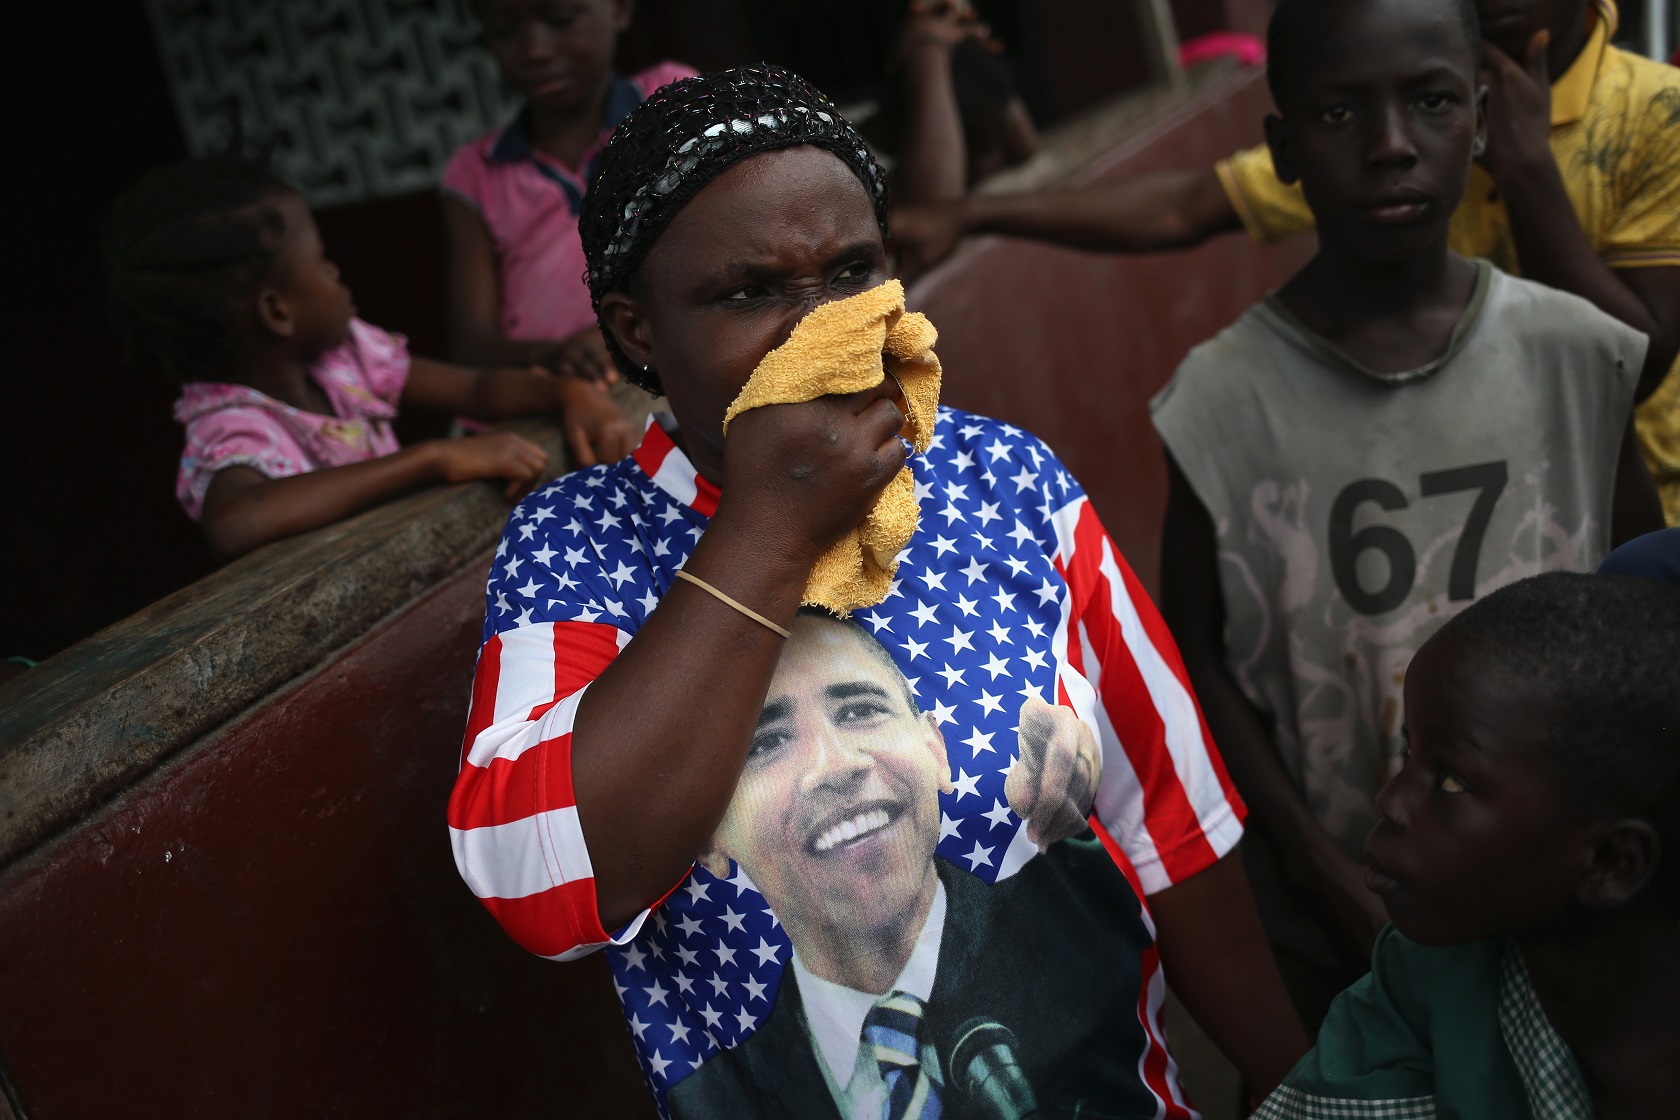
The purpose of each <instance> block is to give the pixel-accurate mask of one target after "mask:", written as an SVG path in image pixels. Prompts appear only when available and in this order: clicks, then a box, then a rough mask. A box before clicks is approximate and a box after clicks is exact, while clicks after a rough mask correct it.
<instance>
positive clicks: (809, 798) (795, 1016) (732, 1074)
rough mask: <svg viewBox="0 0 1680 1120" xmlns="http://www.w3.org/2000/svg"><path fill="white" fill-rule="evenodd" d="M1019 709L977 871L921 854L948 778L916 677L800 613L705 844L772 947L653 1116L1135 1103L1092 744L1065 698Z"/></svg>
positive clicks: (1130, 1014) (1116, 1109)
mask: <svg viewBox="0 0 1680 1120" xmlns="http://www.w3.org/2000/svg"><path fill="white" fill-rule="evenodd" d="M1019 726H1020V731H1019V738H1020V757H1019V759H1018V760H1017V761H1016V762H1015V763H1014V765H1013V768H1012V769H1011V770H1010V771H1009V775H1008V778H1007V781H1006V784H1005V793H1006V796H1007V798H1008V802H1009V805H1008V809H1009V810H1010V811H1012V812H1013V813H1014V814H1016V815H1018V816H1019V817H1020V818H1022V819H1023V820H1024V821H1025V822H1026V827H1025V828H1023V829H1022V830H1021V832H1020V834H1019V836H1018V837H1017V840H1016V842H1015V844H1014V846H1012V847H1011V848H1010V850H1009V855H1008V856H1006V857H1005V859H1004V860H1003V862H1002V866H1001V867H1000V868H999V871H998V876H997V881H996V882H990V881H988V880H986V879H985V878H982V877H980V876H979V875H977V874H975V873H974V872H973V871H972V870H970V869H967V868H964V867H963V866H961V865H960V864H957V863H953V862H951V861H948V860H947V859H945V858H944V857H943V856H940V855H936V852H935V849H936V847H937V846H938V844H939V841H940V839H941V837H942V836H943V835H944V834H945V830H946V829H949V828H954V825H953V824H952V822H951V820H950V818H949V817H948V816H947V814H946V813H945V811H944V809H943V808H942V803H941V794H942V793H943V794H945V795H947V797H948V796H949V795H950V794H951V793H952V791H953V789H954V786H953V783H952V778H951V769H950V766H949V764H948V761H947V758H946V751H945V737H944V735H943V734H942V733H941V730H940V723H939V721H938V720H937V719H935V718H934V715H933V713H928V712H923V711H921V710H920V708H919V707H918V704H917V701H916V697H915V692H914V687H913V683H912V682H911V681H909V680H907V679H906V678H905V675H904V673H903V672H902V671H901V670H900V668H899V666H898V664H897V663H896V662H895V661H894V660H893V658H892V655H891V654H889V653H888V652H887V650H886V649H885V648H884V647H882V646H881V645H880V644H879V643H878V642H877V641H876V640H875V638H873V637H872V636H871V635H870V634H869V633H867V632H866V631H865V630H863V629H862V628H861V627H859V626H857V625H856V624H853V623H850V622H846V621H843V620H840V619H837V618H834V617H832V616H829V615H827V614H824V613H822V612H816V611H809V610H807V611H803V612H801V614H800V615H799V617H798V618H797V619H796V621H795V624H794V627H793V636H792V638H791V639H790V640H789V641H788V643H787V646H786V648H785V650H784V651H783V653H782V656H781V660H780V663H779V665H778V667H777V670H776V674H775V678H774V680H773V681H772V683H771V685H770V689H769V693H768V696H767V697H766V701H765V704H764V708H763V711H762V713H761V715H760V717H759V721H758V726H757V730H756V732H755V735H754V738H753V742H752V746H751V748H750V752H749V755H748V758H747V762H746V766H745V769H744V771H743V773H742V776H741V780H740V784H739V785H738V787H737V788H736V791H735V796H734V799H733V800H732V802H731V803H730V806H729V809H728V811H727V812H726V813H725V815H724V818H723V821H722V822H721V823H720V825H719V826H718V829H717V831H716V833H715V835H714V837H713V840H712V848H711V850H710V852H709V853H708V854H707V855H706V856H705V857H704V859H703V861H702V862H703V864H704V866H705V868H706V870H708V871H710V872H711V873H712V874H714V875H717V876H719V877H720V878H731V879H733V880H734V881H736V882H740V881H742V880H743V879H744V880H748V881H750V883H751V885H752V886H753V887H754V888H756V889H757V890H758V892H760V893H761V894H762V895H763V896H764V898H765V900H766V901H767V902H768V904H769V907H770V911H771V912H772V913H773V914H774V917H775V919H776V920H778V921H779V922H780V923H781V925H782V927H783V929H784V930H785V931H786V933H787V936H788V939H789V940H790V941H791V943H792V947H793V952H792V960H791V962H790V963H789V965H788V967H786V968H784V969H782V971H781V975H780V979H779V983H778V986H777V989H776V991H775V993H774V999H773V1004H772V1006H771V1009H770V1011H769V1013H768V1015H767V1016H766V1017H765V1018H764V1019H763V1020H762V1022H760V1023H759V1024H758V1026H757V1028H756V1030H755V1031H754V1032H753V1033H752V1034H751V1036H750V1037H748V1038H746V1039H745V1040H744V1041H742V1042H740V1043H738V1044H737V1045H735V1046H733V1047H732V1048H729V1049H725V1050H722V1051H721V1052H719V1053H717V1054H715V1055H714V1056H712V1057H711V1058H709V1059H707V1060H705V1061H704V1062H702V1063H701V1064H699V1066H698V1068H697V1069H695V1070H694V1071H693V1072H692V1073H690V1074H688V1075H687V1076H684V1077H682V1078H681V1080H679V1081H677V1083H676V1084H675V1085H673V1086H672V1088H671V1091H670V1094H669V1098H668V1102H669V1106H670V1111H671V1114H672V1115H673V1116H675V1117H677V1118H680V1120H725V1118H728V1120H740V1118H744V1117H764V1118H765V1120H769V1118H771V1117H776V1118H781V1117H793V1116H797V1117H801V1118H807V1117H810V1118H815V1117H824V1118H829V1120H906V1118H910V1120H931V1118H934V1117H946V1118H948V1120H966V1118H970V1117H974V1118H986V1120H999V1118H1008V1117H1019V1116H1028V1115H1036V1116H1044V1117H1051V1116H1070V1117H1071V1116H1075V1115H1077V1116H1080V1117H1086V1118H1102V1117H1132V1116H1154V1115H1155V1111H1156V1102H1155V1099H1154V1098H1153V1097H1151V1096H1149V1094H1148V1092H1147V1090H1146V1089H1145V1088H1144V1086H1143V1084H1142V1083H1141V1080H1140V1078H1139V1076H1138V1072H1139V1063H1140V1061H1141V1060H1142V1058H1143V1055H1144V1052H1145V1050H1146V1048H1147V1046H1148V1039H1147V1037H1146V1033H1145V1027H1144V1025H1143V1023H1142V1022H1141V1018H1140V1014H1141V1013H1140V1007H1141V1003H1140V995H1141V993H1140V991H1139V989H1140V987H1141V986H1142V984H1143V981H1142V976H1141V969H1140V965H1139V960H1140V957H1141V956H1142V955H1143V954H1145V953H1147V952H1150V951H1152V948H1153V936H1152V930H1151V927H1150V926H1149V922H1148V918H1147V916H1146V912H1145V910H1144V908H1143V907H1142V906H1141V904H1140V903H1139V901H1138V896H1137V894H1136V893H1135V891H1134V888H1133V886H1132V885H1131V883H1130V882H1129V880H1128V878H1127V876H1126V874H1125V873H1124V872H1123V871H1122V869H1121V866H1120V865H1119V863H1118V862H1117V861H1121V860H1123V859H1124V857H1123V856H1122V855H1121V854H1120V852H1119V849H1118V848H1117V847H1114V846H1113V845H1112V844H1111V843H1105V842H1104V841H1105V840H1106V837H1099V836H1098V835H1097V834H1096V833H1094V832H1093V830H1092V828H1091V826H1090V825H1089V824H1088V823H1087V814H1088V813H1089V812H1090V809H1091V802H1092V798H1093V796H1094V794H1095V791H1096V788H1097V783H1098V781H1099V779H1100V777H1101V766H1102V763H1101V753H1100V751H1099V750H1098V747H1097V744H1096V740H1095V738H1094V736H1093V735H1092V732H1091V729H1090V728H1089V727H1088V726H1086V724H1084V723H1083V722H1081V721H1080V720H1079V718H1078V717H1077V716H1076V715H1075V714H1074V712H1073V711H1072V710H1071V709H1069V708H1067V707H1060V706H1052V705H1050V704H1047V703H1045V702H1044V701H1042V700H1037V699H1031V698H1029V699H1028V700H1026V702H1025V703H1024V704H1023V705H1022V708H1021V710H1020V720H1019ZM1003 811H1004V810H1003V807H1002V806H997V807H995V808H994V812H996V813H999V814H1002V813H1003ZM732 871H733V872H734V873H733V874H732ZM1035 1109H1036V1110H1037V1111H1034V1110H1035Z"/></svg>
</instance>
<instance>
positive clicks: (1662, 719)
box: [1430, 572, 1680, 905]
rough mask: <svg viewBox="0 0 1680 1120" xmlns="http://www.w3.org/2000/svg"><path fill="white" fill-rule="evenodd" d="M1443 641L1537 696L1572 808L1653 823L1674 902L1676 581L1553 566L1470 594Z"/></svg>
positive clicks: (1678, 835) (1679, 819)
mask: <svg viewBox="0 0 1680 1120" xmlns="http://www.w3.org/2000/svg"><path fill="white" fill-rule="evenodd" d="M1440 642H1445V643H1448V644H1450V645H1451V647H1452V648H1453V649H1454V650H1455V651H1457V652H1458V653H1459V654H1461V655H1465V654H1468V655H1470V656H1473V657H1476V658H1478V659H1479V660H1480V661H1481V662H1482V664H1483V665H1485V666H1487V669H1486V670H1484V671H1491V672H1494V673H1497V674H1499V675H1500V676H1501V677H1502V678H1503V679H1507V680H1514V681H1521V682H1522V684H1523V687H1524V688H1525V689H1526V690H1527V691H1528V694H1530V695H1533V696H1535V697H1536V698H1538V701H1539V703H1540V704H1542V705H1543V706H1544V708H1545V715H1546V736H1545V739H1544V740H1543V742H1541V743H1540V744H1538V745H1539V746H1540V748H1541V750H1542V751H1544V752H1545V755H1546V757H1547V760H1548V761H1549V762H1550V763H1551V764H1552V766H1553V767H1554V768H1555V770H1556V772H1557V773H1558V774H1559V775H1560V777H1561V779H1562V780H1561V781H1560V782H1559V783H1558V784H1559V788H1560V789H1562V790H1563V791H1564V796H1565V797H1566V798H1567V799H1568V800H1569V802H1570V803H1571V805H1572V807H1573V808H1576V809H1578V810H1580V811H1582V812H1585V813H1589V814H1599V813H1605V814H1615V815H1633V816H1640V817H1644V818H1645V819H1647V820H1649V821H1650V822H1651V823H1652V824H1653V825H1654V826H1655V827H1656V828H1657V830H1658V832H1659V833H1660V834H1661V836H1662V841H1663V864H1664V867H1663V869H1662V872H1661V877H1662V880H1663V881H1664V882H1666V884H1667V886H1666V891H1667V893H1668V898H1669V900H1670V901H1671V903H1672V904H1676V905H1680V587H1676V586H1674V585H1672V584H1668V583H1662V582H1659V581H1657V580H1650V579H1640V578H1637V577H1634V576H1619V575H1582V574H1580V573H1576V572H1550V573H1547V574H1545V575H1539V576H1534V577H1533V578H1531V579H1525V580H1523V581H1521V582H1520V583H1514V584H1511V585H1510V586H1508V587H1504V588H1501V589H1500V590H1498V591H1495V592H1493V593H1492V594H1491V595H1488V596H1486V597H1485V598H1482V599H1479V600H1477V601H1476V602H1474V603H1472V604H1471V605H1470V606H1468V607H1466V608H1465V609H1464V611H1463V612H1462V613H1460V614H1458V615H1456V616H1455V617H1454V618H1452V619H1451V620H1450V621H1448V622H1447V623H1446V624H1445V625H1444V626H1442V627H1441V629H1440V631H1439V632H1438V633H1437V634H1436V635H1435V637H1434V638H1432V639H1431V640H1430V644H1431V645H1433V644H1435V643H1440Z"/></svg>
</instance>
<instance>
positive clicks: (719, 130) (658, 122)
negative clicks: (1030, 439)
mask: <svg viewBox="0 0 1680 1120" xmlns="http://www.w3.org/2000/svg"><path fill="white" fill-rule="evenodd" d="M802 144H809V145H811V146H813V147H818V148H822V149H824V150H825V151H829V152H832V153H833V154H834V155H835V156H837V157H839V159H840V160H841V161H842V162H844V163H845V164H846V166H848V167H850V168H851V169H852V171H853V172H854V173H855V174H856V175H857V177H858V178H859V179H861V180H862V181H863V185H864V186H865V187H866V188H868V190H869V193H870V197H871V198H872V199H873V200H874V203H875V219H876V221H877V222H878V223H879V224H880V227H881V232H882V234H883V235H884V234H885V233H886V230H887V186H886V179H885V177H884V176H883V175H882V173H881V168H880V167H879V166H878V165H877V164H876V162H875V157H874V156H872V155H871V154H870V152H869V145H868V144H866V143H865V142H864V140H863V137H862V136H860V135H858V132H857V130H856V129H855V128H853V127H852V126H851V124H850V123H849V122H848V121H847V120H846V119H845V118H844V117H842V116H841V115H840V113H839V112H838V111H837V110H836V109H835V108H834V104H833V102H831V101H829V99H828V98H827V97H826V96H824V95H823V94H822V93H820V92H819V91H818V90H816V89H815V88H813V87H812V86H811V85H810V84H809V83H808V82H806V81H805V79H803V78H801V77H800V76H799V75H797V74H795V73H793V72H791V71H788V70H783V69H781V68H780V67H776V66H769V65H763V64H760V65H757V66H742V67H738V68H736V69H734V70H722V71H718V72H717V73H713V74H703V75H701V76H700V77H697V78H685V79H683V80H682V81H680V82H673V83H672V84H671V85H668V86H665V87H664V88H662V89H660V90H657V91H655V93H654V94H653V96H651V97H649V98H648V99H647V100H646V101H644V102H642V103H641V104H640V105H639V106H637V107H636V109H635V110H634V111H633V112H632V113H631V114H630V115H629V116H628V117H626V118H625V119H624V120H623V122H622V123H620V124H619V126H618V128H617V130H616V131H614V133H613V136H612V139H611V140H610V141H609V142H608V143H607V147H606V150H605V151H603V152H602V153H601V160H600V165H599V167H600V170H599V173H598V174H597V176H596V178H595V181H594V182H593V183H592V184H590V187H589V193H588V194H587V195H585V196H584V200H583V212H582V213H581V214H580V215H579V218H578V233H579V235H580V237H581V238H582V240H583V252H584V257H585V258H586V260H587V261H588V268H587V271H586V272H585V273H584V278H585V280H586V281H587V282H588V284H589V298H590V301H591V303H592V304H593V305H594V307H595V311H596V314H597V315H599V313H600V310H601V297H602V296H603V295H605V294H606V293H607V292H612V291H622V290H623V289H624V287H625V285H626V284H628V283H629V281H630V277H631V276H632V275H634V274H635V271H636V269H637V268H638V267H639V266H640V265H641V263H642V260H643V258H645V257H646V256H647V252H648V250H649V249H650V248H652V247H653V243H654V242H655V241H656V240H658V238H659V234H660V232H661V231H663V230H664V228H665V226H666V225H667V224H669V223H670V220H671V218H672V217H673V216H675V215H676V213H677V212H678V211H679V210H681V209H682V208H683V206H684V205H686V204H687V203H688V200H689V199H691V198H693V197H694V195H695V193H696V192H697V191H699V190H700V188H701V187H704V186H705V185H706V184H707V183H709V182H711V181H712V180H713V179H715V178H716V177H717V176H718V175H719V174H721V173H722V172H724V171H726V170H728V169H729V168H730V167H733V166H734V165H735V164H737V163H740V162H741V161H742V160H744V159H748V158H750V157H752V156H755V155H758V154H760V153H762V152H769V151H774V150H776V149H778V148H791V147H796V146H798V145H802ZM602 333H603V334H604V335H605V336H606V339H607V349H608V350H610V351H611V352H612V356H613V360H614V361H615V362H616V363H617V364H618V368H619V369H620V370H621V371H622V372H623V374H624V376H625V377H627V378H629V380H630V381H631V382H632V383H634V384H636V385H640V386H641V387H642V388H644V389H646V390H648V391H649V392H652V393H658V392H661V391H662V389H661V387H660V385H659V382H658V376H657V374H654V373H653V372H652V371H643V370H642V369H641V367H639V366H636V365H634V364H632V363H631V362H630V361H629V359H628V358H626V357H625V356H624V354H623V352H622V351H621V350H620V349H619V347H618V343H617V341H616V340H615V339H614V338H613V335H612V332H611V331H610V330H607V329H606V328H605V325H603V327H602Z"/></svg>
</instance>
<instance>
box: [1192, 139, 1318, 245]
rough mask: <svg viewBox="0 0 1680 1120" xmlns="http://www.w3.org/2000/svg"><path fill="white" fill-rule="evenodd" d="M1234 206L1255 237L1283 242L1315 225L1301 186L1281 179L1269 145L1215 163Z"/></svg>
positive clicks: (1226, 193) (1267, 241)
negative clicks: (1273, 162)
mask: <svg viewBox="0 0 1680 1120" xmlns="http://www.w3.org/2000/svg"><path fill="white" fill-rule="evenodd" d="M1214 171H1215V173H1216V174H1218V176H1219V183H1220V185H1221V186H1223V187H1224V188H1225V196H1226V197H1227V198H1229V199H1230V200H1231V208H1232V209H1233V210H1235V211H1236V212H1237V216H1238V217H1240V218H1241V219H1242V224H1243V226H1244V227H1245V228H1246V229H1247V230H1248V232H1249V235H1250V236H1251V237H1253V238H1254V240H1256V241H1259V242H1261V243H1269V242H1273V241H1283V240H1285V239H1287V238H1290V237H1294V236H1295V235H1296V234H1301V233H1306V232H1307V231H1308V230H1310V229H1312V228H1313V216H1312V211H1311V210H1309V209H1307V202H1306V199H1304V198H1302V197H1301V188H1300V187H1299V186H1294V185H1290V184H1285V183H1281V182H1279V181H1278V177H1277V172H1276V171H1275V170H1274V169H1273V168H1272V153H1271V150H1270V149H1268V148H1267V147H1266V145H1264V144H1261V145H1259V146H1257V147H1253V148H1250V149H1248V150H1247V151H1246V152H1238V153H1237V154H1236V155H1234V156H1232V157H1231V158H1229V159H1222V160H1220V161H1219V162H1218V163H1217V164H1215V165H1214Z"/></svg>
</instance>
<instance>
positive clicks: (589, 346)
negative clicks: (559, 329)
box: [542, 324, 618, 385]
mask: <svg viewBox="0 0 1680 1120" xmlns="http://www.w3.org/2000/svg"><path fill="white" fill-rule="evenodd" d="M542 364H543V366H544V367H546V369H547V371H548V372H550V373H553V374H556V375H557V376H560V377H576V378H580V379H581V380H584V381H598V382H601V383H602V384H606V385H611V384H612V383H613V382H615V381H617V380H618V367H617V366H615V365H614V364H613V360H612V355H611V354H609V353H607V343H606V340H605V339H604V338H602V337H601V328H599V327H597V326H595V325H593V324H591V325H589V326H587V327H584V328H583V329H581V330H577V331H573V332H572V333H571V334H569V335H567V336H566V337H565V338H563V339H561V340H560V341H559V342H557V343H555V344H554V348H553V349H552V350H551V351H550V352H548V353H547V354H545V355H543V360H542Z"/></svg>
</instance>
